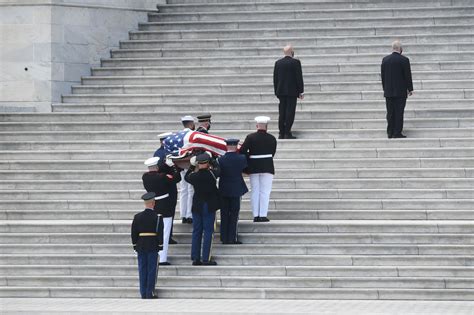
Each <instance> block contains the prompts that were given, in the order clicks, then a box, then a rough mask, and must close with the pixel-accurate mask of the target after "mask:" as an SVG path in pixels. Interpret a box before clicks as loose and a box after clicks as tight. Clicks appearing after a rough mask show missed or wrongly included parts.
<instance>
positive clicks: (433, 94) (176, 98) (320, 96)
mask: <svg viewBox="0 0 474 315" xmlns="http://www.w3.org/2000/svg"><path fill="white" fill-rule="evenodd" d="M211 98H212V99H213V100H215V102H226V101H229V99H233V100H234V102H239V103H251V104H254V103H255V102H262V101H263V102H272V103H273V104H275V105H274V106H273V108H275V106H276V103H277V101H275V96H274V95H273V93H272V92H270V90H266V91H264V92H260V93H258V92H249V93H245V94H242V93H222V92H219V93H217V94H215V93H194V94H192V93H189V94H188V93H187V94H180V93H177V94H173V93H170V94H158V93H155V94H149V93H147V94H130V93H129V94H124V93H117V94H80V95H78V94H76V95H64V96H63V97H62V99H63V102H64V103H128V104H133V103H153V102H160V104H162V105H166V104H170V103H172V104H175V103H180V102H181V103H185V102H191V103H192V102H195V103H196V104H200V103H205V102H209V99H211ZM382 99H383V93H382V92H381V91H380V89H377V90H372V91H369V90H367V91H362V92H361V91H342V92H339V93H337V94H335V93H334V91H332V92H331V91H315V92H312V91H309V92H305V100H307V101H311V100H317V101H319V102H340V101H351V102H354V101H355V102H357V101H364V100H368V101H370V100H379V102H380V100H382ZM413 99H414V100H418V99H424V100H425V101H426V100H434V99H437V100H442V99H444V100H450V99H469V100H472V99H474V90H473V89H450V90H443V89H436V90H420V91H416V92H415V93H414V94H413ZM410 101H411V99H410V100H409V101H408V103H410ZM302 102H305V101H302ZM352 104H354V103H352ZM443 107H445V104H444V106H443ZM160 108H161V109H162V110H165V108H166V107H160ZM195 108H196V109H194V108H192V107H191V108H190V110H197V108H198V106H196V107H195ZM213 108H214V109H215V106H214V107H213ZM244 108H245V106H244ZM253 108H255V106H253ZM352 108H355V107H352ZM145 110H146V109H145ZM202 110H204V109H202Z"/></svg>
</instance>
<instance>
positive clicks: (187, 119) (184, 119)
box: [181, 115, 194, 122]
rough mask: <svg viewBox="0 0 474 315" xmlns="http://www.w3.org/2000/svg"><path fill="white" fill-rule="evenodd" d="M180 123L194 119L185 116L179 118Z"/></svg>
mask: <svg viewBox="0 0 474 315" xmlns="http://www.w3.org/2000/svg"><path fill="white" fill-rule="evenodd" d="M181 121H182V122H183V121H194V117H193V116H190V115H186V116H183V117H181Z"/></svg>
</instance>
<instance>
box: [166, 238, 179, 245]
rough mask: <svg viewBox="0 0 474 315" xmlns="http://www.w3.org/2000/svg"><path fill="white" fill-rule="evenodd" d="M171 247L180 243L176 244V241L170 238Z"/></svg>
mask: <svg viewBox="0 0 474 315" xmlns="http://www.w3.org/2000/svg"><path fill="white" fill-rule="evenodd" d="M168 243H169V244H170V245H175V244H178V242H176V241H175V240H174V239H172V238H170V240H169V242H168Z"/></svg>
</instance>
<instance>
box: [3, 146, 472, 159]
mask: <svg viewBox="0 0 474 315" xmlns="http://www.w3.org/2000/svg"><path fill="white" fill-rule="evenodd" d="M152 151H153V150H101V151H94V150H74V151H72V150H67V151H62V150H54V151H51V150H44V151H43V150H38V151H35V152H34V156H35V159H36V160H93V159H96V160H108V159H110V158H114V159H123V160H132V159H141V158H142V159H144V158H146V157H147V156H150V155H152V153H153V152H152ZM31 153H32V152H31V151H20V150H12V151H3V152H2V155H1V156H0V160H7V161H8V160H10V161H12V160H17V161H19V160H31ZM473 155H474V147H461V148H458V147H446V148H432V149H428V148H420V149H412V148H405V149H400V148H393V149H392V148H376V149H359V148H355V149H307V150H303V149H299V150H298V149H281V150H279V151H278V152H277V153H276V155H275V159H292V158H293V159H298V158H300V159H310V158H315V159H334V158H336V159H350V158H353V159H357V158H397V157H398V158H416V157H420V158H446V157H457V158H461V157H466V158H469V157H472V156H473Z"/></svg>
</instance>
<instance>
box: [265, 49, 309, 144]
mask: <svg viewBox="0 0 474 315" xmlns="http://www.w3.org/2000/svg"><path fill="white" fill-rule="evenodd" d="M283 52H284V54H285V57H283V58H281V59H279V60H278V61H277V62H275V67H274V69H273V87H274V90H275V95H276V96H277V97H278V100H279V101H280V104H279V105H278V113H279V117H278V128H279V129H280V135H279V137H278V138H279V139H295V138H296V137H295V136H293V134H292V133H291V127H292V126H293V122H294V120H295V112H296V98H300V99H303V98H304V83H303V71H302V70H301V62H300V61H299V60H298V59H295V58H293V56H294V51H293V47H292V46H291V45H288V46H285V47H284V48H283Z"/></svg>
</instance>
